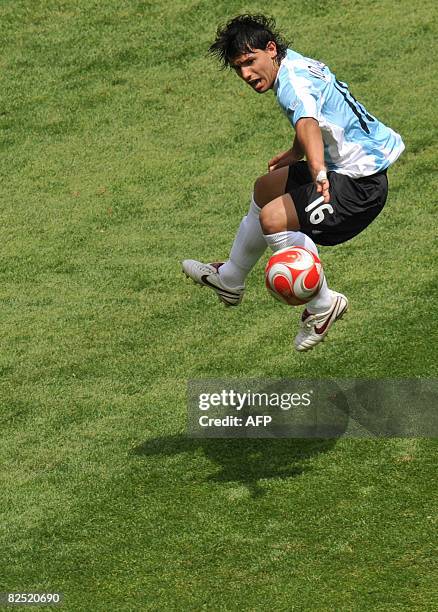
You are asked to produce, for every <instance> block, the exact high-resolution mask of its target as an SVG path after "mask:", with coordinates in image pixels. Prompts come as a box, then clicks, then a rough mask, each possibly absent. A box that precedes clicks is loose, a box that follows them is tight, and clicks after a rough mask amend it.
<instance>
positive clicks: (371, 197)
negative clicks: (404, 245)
mask: <svg viewBox="0 0 438 612" xmlns="http://www.w3.org/2000/svg"><path fill="white" fill-rule="evenodd" d="M328 179H329V182H330V189H329V192H330V203H329V204H324V203H322V202H317V201H318V199H319V198H320V197H321V194H319V193H317V191H316V186H315V184H314V183H313V181H312V177H311V176H310V172H309V169H308V167H307V163H306V162H305V161H302V162H298V163H297V164H294V165H293V166H290V167H289V176H288V179H287V183H286V193H290V195H291V196H292V199H293V201H294V204H295V208H296V211H297V214H298V219H299V221H300V230H301V231H302V232H303V233H304V234H307V235H308V236H310V237H311V238H312V240H313V241H314V242H316V243H317V244H321V245H334V244H340V243H341V242H345V241H346V240H350V238H353V237H354V236H357V234H359V233H360V232H361V231H362V230H364V229H365V228H366V227H367V226H368V225H369V224H370V223H371V221H373V220H374V219H375V218H376V217H377V215H378V214H379V213H380V211H381V210H382V209H383V207H384V206H385V202H386V196H387V195H388V179H387V178H386V170H383V171H382V172H378V173H377V174H373V175H371V176H365V177H362V178H358V179H353V178H350V177H349V176H346V175H345V174H339V173H337V172H328Z"/></svg>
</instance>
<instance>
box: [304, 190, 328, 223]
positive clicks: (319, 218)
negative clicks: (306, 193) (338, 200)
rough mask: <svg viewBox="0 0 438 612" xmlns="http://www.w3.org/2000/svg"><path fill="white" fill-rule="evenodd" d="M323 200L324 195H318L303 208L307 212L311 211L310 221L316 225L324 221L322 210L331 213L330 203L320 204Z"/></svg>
mask: <svg viewBox="0 0 438 612" xmlns="http://www.w3.org/2000/svg"><path fill="white" fill-rule="evenodd" d="M322 202H324V196H320V197H319V198H317V199H316V200H315V201H314V202H311V203H310V204H308V205H307V206H306V208H305V209H304V210H305V211H306V212H307V213H308V212H312V214H311V215H310V217H309V221H310V223H312V224H313V225H318V223H322V222H323V221H324V211H325V210H327V211H328V212H329V213H330V214H331V215H332V214H333V212H334V210H333V206H332V205H331V204H322Z"/></svg>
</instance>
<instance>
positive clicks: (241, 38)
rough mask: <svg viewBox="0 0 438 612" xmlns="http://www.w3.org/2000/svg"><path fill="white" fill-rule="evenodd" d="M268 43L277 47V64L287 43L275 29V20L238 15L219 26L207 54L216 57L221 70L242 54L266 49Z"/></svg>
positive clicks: (283, 55) (259, 16) (282, 56)
mask: <svg viewBox="0 0 438 612" xmlns="http://www.w3.org/2000/svg"><path fill="white" fill-rule="evenodd" d="M269 41H273V42H275V44H276V46H277V52H278V55H277V58H276V59H277V62H278V63H280V62H281V60H282V59H283V58H284V57H285V56H286V51H287V43H286V42H285V41H284V40H283V37H282V36H281V35H280V34H279V33H278V32H277V31H276V29H275V19H274V18H273V17H266V16H265V15H238V16H237V17H234V18H233V19H231V20H230V21H228V23H226V24H225V25H222V26H219V27H218V29H217V32H216V40H215V41H214V43H213V44H212V45H211V46H210V48H209V50H208V52H209V53H211V54H212V55H214V56H215V57H217V59H218V60H219V61H220V62H221V64H222V67H223V68H229V67H230V64H231V63H232V61H233V60H234V59H235V58H236V57H239V55H242V54H243V53H251V51H253V50H254V49H263V50H265V49H266V46H267V44H268V43H269Z"/></svg>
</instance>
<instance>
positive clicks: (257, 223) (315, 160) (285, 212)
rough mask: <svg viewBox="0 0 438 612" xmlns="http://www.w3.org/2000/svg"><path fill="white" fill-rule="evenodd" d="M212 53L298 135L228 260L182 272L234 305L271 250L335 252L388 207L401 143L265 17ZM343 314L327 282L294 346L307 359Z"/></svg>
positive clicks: (262, 187) (225, 32)
mask: <svg viewBox="0 0 438 612" xmlns="http://www.w3.org/2000/svg"><path fill="white" fill-rule="evenodd" d="M209 51H210V53H212V54H213V55H215V56H216V57H217V58H218V59H219V60H220V61H221V63H222V65H223V66H224V67H229V68H232V69H233V70H234V71H235V72H236V74H237V75H238V76H239V77H240V78H241V79H243V80H244V81H245V82H246V83H247V84H248V85H249V86H250V87H251V88H252V89H253V90H254V91H255V92H257V93H259V94H262V93H265V92H267V91H270V90H273V91H274V93H275V95H276V98H277V101H278V103H279V105H280V107H281V109H282V110H283V111H284V113H285V114H286V116H287V118H288V119H289V121H290V123H291V124H292V126H293V128H294V129H295V138H294V141H293V144H292V147H291V148H290V149H288V150H287V151H284V152H283V153H279V154H278V155H276V156H275V157H273V158H272V159H271V160H270V161H269V162H268V173H267V174H265V175H264V176H261V177H259V178H258V179H257V180H256V182H255V185H254V192H253V196H252V199H251V204H250V207H249V211H248V214H247V215H246V216H245V217H244V218H243V219H242V222H241V224H240V227H239V229H238V231H237V235H236V237H235V240H234V243H233V245H232V248H231V252H230V255H229V259H228V260H227V261H226V262H220V263H201V262H199V261H195V260H192V259H186V260H184V261H183V264H182V265H183V271H184V272H185V274H186V275H187V276H189V277H190V278H192V279H193V280H194V281H195V282H196V283H198V284H200V285H204V286H208V287H210V288H211V289H213V290H214V291H215V292H216V293H217V295H218V297H219V299H220V300H221V301H222V302H223V303H224V304H226V305H227V306H237V305H238V304H239V303H240V302H241V300H242V297H243V293H244V289H245V279H246V277H247V275H248V273H249V272H250V270H251V269H252V268H253V267H254V265H255V264H256V263H257V261H258V260H259V258H260V257H261V255H262V254H263V252H264V251H265V249H266V246H267V245H268V246H270V247H271V249H272V250H273V251H274V252H275V251H278V250H279V249H282V248H285V247H289V246H301V247H304V248H306V249H309V250H310V251H313V252H314V253H316V254H317V253H318V250H317V247H316V244H320V245H336V244H340V243H342V242H345V241H346V240H350V238H353V237H354V236H356V235H357V234H359V233H360V232H361V231H362V230H363V229H365V228H366V227H367V226H368V225H369V224H370V223H371V222H372V221H373V219H375V218H376V217H377V215H378V214H379V213H380V212H381V210H382V209H383V206H384V205H385V201H386V197H387V192H388V181H387V177H386V170H387V168H388V167H389V166H390V165H391V164H392V163H393V162H395V160H396V159H397V158H398V157H399V155H400V154H401V153H402V151H403V150H404V144H403V141H402V139H401V137H400V135H399V134H397V133H396V132H394V131H393V130H392V129H391V128H389V127H386V126H385V125H383V123H381V122H380V121H379V120H378V119H376V117H374V116H373V115H371V114H370V113H369V112H368V111H367V110H366V109H365V107H364V106H363V105H362V104H361V103H360V102H358V101H357V100H356V98H355V97H354V96H353V95H352V93H351V92H350V90H349V88H348V86H347V84H346V83H343V82H342V81H339V80H338V79H337V78H336V76H335V75H334V74H333V73H332V72H331V71H330V69H329V68H328V67H327V66H326V65H325V64H323V63H321V62H318V61H315V60H313V59H309V58H307V57H304V56H302V55H300V54H299V53H297V52H295V51H293V50H291V49H289V48H287V46H286V44H285V43H284V41H283V39H282V37H281V36H280V35H279V34H278V33H277V32H276V30H275V22H274V20H272V19H269V18H267V17H265V16H264V15H239V16H238V17H235V18H234V19H232V20H231V21H229V22H228V23H227V24H226V25H225V26H224V27H223V28H219V29H218V31H217V37H216V40H215V42H214V43H213V44H212V45H211V47H210V49H209ZM304 157H305V161H303V158H304ZM315 243H316V244H315ZM347 308H348V300H347V298H346V297H345V296H344V295H343V294H342V293H338V292H336V291H333V290H331V289H329V288H328V286H327V281H326V280H324V282H323V284H322V286H321V289H320V291H319V293H318V294H317V295H316V296H315V297H314V298H312V300H311V301H310V302H308V304H306V308H305V310H304V312H303V314H302V317H301V323H300V330H299V332H298V335H297V336H296V338H295V348H296V349H297V350H298V351H307V350H309V349H311V348H313V347H314V346H315V345H316V344H318V343H319V342H321V340H323V339H324V337H325V336H326V335H327V333H328V331H329V329H330V328H331V326H332V325H333V324H334V323H335V322H336V321H337V320H338V319H340V317H341V316H342V315H343V314H344V312H345V311H346V310H347Z"/></svg>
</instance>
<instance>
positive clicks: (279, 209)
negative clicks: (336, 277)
mask: <svg viewBox="0 0 438 612" xmlns="http://www.w3.org/2000/svg"><path fill="white" fill-rule="evenodd" d="M314 195H315V194H314ZM316 199H317V198H316ZM260 224H261V226H262V229H263V232H264V234H265V239H266V242H267V243H268V244H269V246H270V247H271V249H272V250H273V251H274V252H275V251H278V250H280V249H283V248H286V247H289V246H290V247H292V246H302V247H304V248H306V249H308V250H309V251H312V252H313V253H315V254H316V255H318V249H317V246H316V244H315V243H314V241H313V240H312V238H310V236H308V235H307V234H304V233H303V232H301V231H300V219H299V215H298V212H297V209H296V207H295V203H294V201H293V199H292V196H291V195H290V194H289V193H286V194H284V195H282V196H280V197H278V198H276V199H275V200H273V201H272V202H270V203H269V204H267V205H266V206H265V207H264V208H263V210H262V213H261V216H260ZM347 308H348V300H347V298H346V297H345V296H344V295H342V294H341V293H337V292H335V291H332V290H330V289H329V287H328V285H327V280H326V277H325V274H324V280H323V283H322V286H321V289H320V291H319V292H318V294H317V295H316V296H315V297H314V298H312V300H310V302H308V303H307V304H306V309H305V310H304V312H303V314H302V317H301V328H300V331H299V333H298V334H297V336H296V338H295V348H296V349H297V350H298V351H307V350H309V349H312V348H313V347H314V346H315V345H316V344H318V343H319V342H321V341H322V340H323V339H324V338H325V336H326V335H327V333H328V331H329V329H330V327H331V326H332V325H333V323H334V322H335V321H337V320H338V319H340V318H341V317H342V315H343V314H344V312H345V311H346V310H347Z"/></svg>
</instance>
